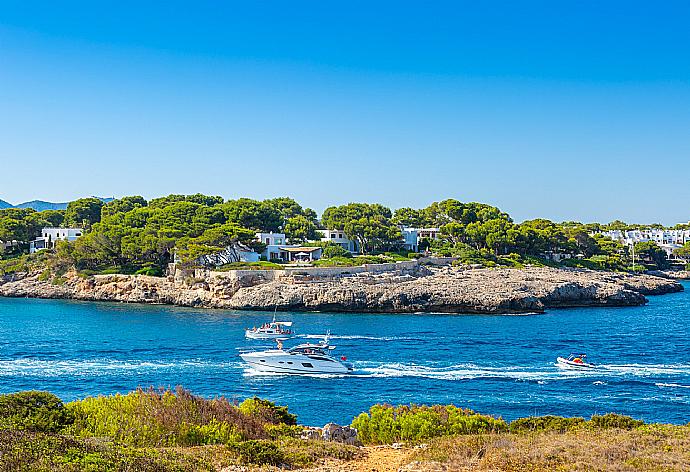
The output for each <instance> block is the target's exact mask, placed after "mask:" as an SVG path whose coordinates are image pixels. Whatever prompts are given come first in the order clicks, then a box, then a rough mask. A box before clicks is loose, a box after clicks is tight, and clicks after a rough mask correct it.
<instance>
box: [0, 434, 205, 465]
mask: <svg viewBox="0 0 690 472" xmlns="http://www.w3.org/2000/svg"><path fill="white" fill-rule="evenodd" d="M0 470H3V471H10V470H11V471H15V470H17V471H18V470H26V471H49V470H51V471H52V470H55V471H57V470H64V471H77V470H84V471H137V472H165V471H170V470H175V471H180V472H182V471H185V472H186V471H189V472H196V471H212V470H216V469H215V468H214V467H213V465H212V464H211V463H210V461H207V460H205V459H204V458H202V457H200V455H194V456H192V455H188V454H182V453H177V452H175V451H170V450H154V449H131V448H127V447H121V446H118V445H116V444H112V443H107V442H96V441H91V440H83V439H77V438H71V437H68V436H63V435H59V434H55V433H37V432H32V431H23V430H10V429H0Z"/></svg>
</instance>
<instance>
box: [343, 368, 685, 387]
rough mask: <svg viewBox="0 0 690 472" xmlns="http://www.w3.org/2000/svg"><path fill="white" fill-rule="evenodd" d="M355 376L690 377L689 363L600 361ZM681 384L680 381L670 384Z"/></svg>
mask: <svg viewBox="0 0 690 472" xmlns="http://www.w3.org/2000/svg"><path fill="white" fill-rule="evenodd" d="M355 368H356V370H355V373H354V375H356V376H361V377H419V378H428V379H437V380H472V379H512V380H516V381H536V382H540V381H552V380H567V379H577V378H597V379H601V378H606V379H611V378H621V379H625V378H630V377H634V378H644V377H666V378H668V377H681V378H684V377H688V376H690V365H688V364H677V365H665V364H655V365H644V364H629V365H600V366H598V368H596V369H586V370H580V369H562V368H559V367H557V366H556V365H547V366H524V367H523V366H517V367H514V366H481V365H476V364H471V363H468V364H455V365H451V366H446V367H438V366H425V365H417V364H403V363H390V364H375V363H370V362H359V363H355ZM668 385H669V386H674V387H676V386H678V385H679V384H668Z"/></svg>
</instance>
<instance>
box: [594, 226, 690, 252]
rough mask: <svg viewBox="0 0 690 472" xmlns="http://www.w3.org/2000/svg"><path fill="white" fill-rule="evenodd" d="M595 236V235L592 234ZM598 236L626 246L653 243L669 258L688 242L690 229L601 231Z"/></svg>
mask: <svg viewBox="0 0 690 472" xmlns="http://www.w3.org/2000/svg"><path fill="white" fill-rule="evenodd" d="M592 234H596V233H592ZM598 234H602V235H604V236H608V237H609V238H611V239H613V240H614V241H619V242H621V243H623V244H625V245H626V246H632V245H633V244H635V243H640V242H645V241H653V242H655V243H656V244H657V245H658V246H659V247H661V248H662V249H663V250H664V251H666V254H668V255H669V256H671V255H672V254H673V251H675V250H676V249H678V248H680V247H682V246H683V245H684V244H685V243H687V242H690V229H634V230H627V231H623V230H618V229H616V230H611V231H602V232H599V233H598Z"/></svg>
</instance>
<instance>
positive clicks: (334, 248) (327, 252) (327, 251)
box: [322, 244, 352, 259]
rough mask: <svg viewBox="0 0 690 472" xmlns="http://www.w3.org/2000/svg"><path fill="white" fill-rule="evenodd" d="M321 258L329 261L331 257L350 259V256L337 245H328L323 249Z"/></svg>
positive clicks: (348, 252)
mask: <svg viewBox="0 0 690 472" xmlns="http://www.w3.org/2000/svg"><path fill="white" fill-rule="evenodd" d="M322 256H323V257H325V258H327V259H331V258H333V257H345V258H351V257H352V254H351V253H350V251H348V250H347V249H345V248H344V247H342V246H341V245H339V244H329V245H327V246H326V247H324V248H323V252H322Z"/></svg>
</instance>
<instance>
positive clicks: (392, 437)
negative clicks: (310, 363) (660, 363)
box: [0, 388, 690, 471]
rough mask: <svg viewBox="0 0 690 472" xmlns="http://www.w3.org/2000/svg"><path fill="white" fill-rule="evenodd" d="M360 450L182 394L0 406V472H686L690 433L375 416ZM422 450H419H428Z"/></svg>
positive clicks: (425, 415)
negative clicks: (272, 471)
mask: <svg viewBox="0 0 690 472" xmlns="http://www.w3.org/2000/svg"><path fill="white" fill-rule="evenodd" d="M352 426H353V427H356V428H358V430H359V438H360V440H361V441H362V442H363V443H364V445H365V446H366V445H374V446H376V445H386V444H391V443H400V442H403V443H404V444H405V446H406V447H404V448H403V449H395V450H392V449H391V450H389V451H390V452H385V451H386V449H378V448H367V447H365V448H363V449H362V448H358V447H355V446H346V445H342V444H338V443H332V442H324V441H319V440H302V439H298V438H299V434H300V433H301V431H302V430H303V428H302V427H300V426H297V419H296V417H295V416H294V415H292V414H291V413H289V411H288V410H287V408H285V407H279V406H276V405H275V404H273V403H271V402H269V401H266V400H261V399H258V398H250V399H247V400H245V401H243V402H242V403H239V404H235V403H234V402H230V401H228V400H227V399H225V398H215V399H203V398H200V397H197V396H194V395H192V394H191V393H189V392H188V391H186V390H184V389H181V388H178V389H176V390H175V391H170V390H137V391H136V392H132V393H130V394H127V395H114V396H107V397H104V396H101V397H93V398H86V399H84V400H79V401H75V402H71V403H66V404H64V403H63V402H62V401H60V399H59V398H57V397H55V396H54V395H52V394H50V393H47V392H35V391H32V392H20V393H15V394H9V395H0V470H2V471H5V470H7V471H10V470H12V471H14V470H29V471H34V470H35V471H39V470H40V471H46V470H50V471H81V470H86V471H129V470H131V471H168V470H177V471H197V470H199V471H216V470H221V469H223V468H225V467H228V466H244V467H249V468H250V469H252V470H253V469H254V468H265V467H270V466H276V467H279V468H291V469H299V468H303V467H311V466H313V465H314V464H321V465H320V467H321V469H320V470H343V469H345V470H350V469H352V468H355V467H359V468H360V469H361V470H398V468H399V467H401V466H403V465H405V464H408V463H411V462H415V461H417V462H416V465H415V467H416V469H415V470H438V468H437V465H438V464H441V465H443V466H445V467H446V468H447V470H469V469H470V468H471V469H473V470H611V469H614V470H687V468H688V467H690V426H671V425H656V424H651V425H647V424H644V423H643V422H642V421H637V420H634V419H632V418H629V417H626V416H621V415H615V414H608V415H602V416H593V417H592V418H591V419H589V420H585V419H583V418H562V417H556V416H545V417H531V418H523V419H519V420H516V421H513V422H511V423H508V422H506V421H504V420H502V419H500V418H494V417H491V416H487V415H481V414H477V413H475V412H473V411H471V410H466V409H461V408H457V407H455V406H452V405H447V406H441V405H435V406H429V407H427V406H398V407H393V406H390V405H376V406H374V407H372V408H371V410H370V411H369V412H368V413H363V414H361V415H359V416H358V417H357V418H355V420H354V421H353V424H352ZM420 446H421V447H420Z"/></svg>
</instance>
